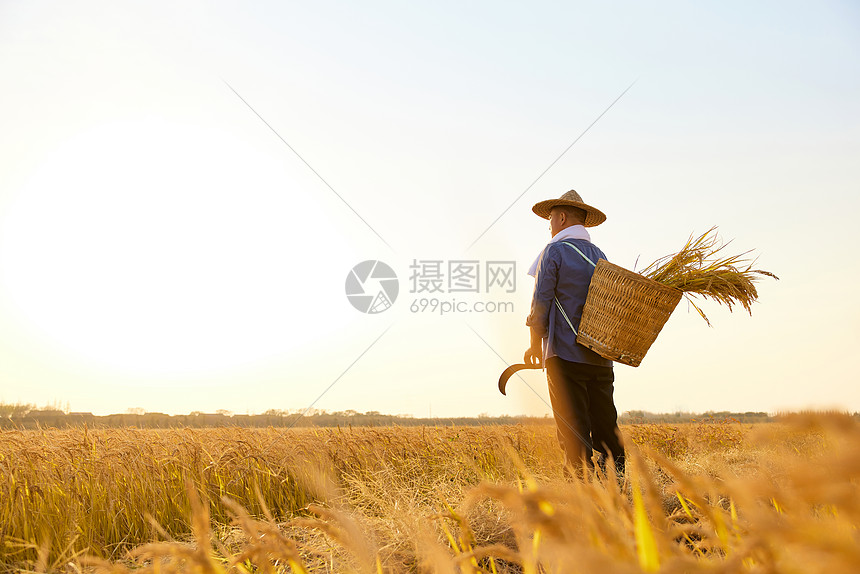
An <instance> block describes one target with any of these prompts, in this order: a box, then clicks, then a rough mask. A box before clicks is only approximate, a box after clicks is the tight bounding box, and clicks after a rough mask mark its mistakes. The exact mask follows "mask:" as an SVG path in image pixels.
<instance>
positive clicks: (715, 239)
mask: <svg viewBox="0 0 860 574" xmlns="http://www.w3.org/2000/svg"><path fill="white" fill-rule="evenodd" d="M729 243H731V242H729ZM729 243H722V242H721V241H720V239H719V236H718V235H717V227H716V226H714V227H711V228H710V229H709V230H708V231H706V232H705V233H703V234H702V235H700V236H699V237H695V238H694V237H693V235H690V238H689V239H688V240H687V243H686V244H685V245H684V247H683V248H682V249H681V250H680V251H679V252H678V253H675V254H673V255H666V256H664V257H661V258H660V259H657V260H656V261H654V262H653V263H651V264H650V265H649V266H648V267H646V268H645V269H644V270H643V271H641V275H643V276H644V277H647V278H649V279H653V280H654V281H657V282H658V283H662V284H663V285H667V286H669V287H675V288H676V289H680V290H681V291H683V292H684V297H685V298H686V299H687V301H689V302H690V304H691V305H692V306H693V308H695V309H696V311H698V313H699V315H701V316H702V318H703V319H704V320H705V322H707V323H708V325H710V324H711V322H710V321H709V320H708V317H707V316H706V315H705V313H704V312H703V311H702V309H701V308H700V307H699V306H698V305H696V303H695V301H693V299H692V298H693V297H695V296H699V297H703V298H706V299H713V300H714V301H716V302H717V303H720V304H723V305H726V306H727V307H728V308H729V311H731V310H732V306H733V305H736V304H740V305H741V306H742V307H743V308H744V309H746V310H747V312H748V313H750V314H752V309H751V308H750V306H751V305H752V304H753V303H754V302H755V301H756V300H757V299H758V291H756V288H755V282H756V281H758V280H760V279H761V278H762V277H773V278H774V279H779V277H777V276H776V275H774V274H773V273H771V272H770V271H764V270H762V269H753V265H755V262H756V260H755V259H752V260H750V259H748V258H746V257H745V256H746V255H748V254H749V253H750V252H751V251H745V252H743V253H740V254H738V255H731V256H724V255H723V250H724V249H725V248H726V247H727V246H728V245H729Z"/></svg>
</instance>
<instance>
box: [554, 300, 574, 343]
mask: <svg viewBox="0 0 860 574" xmlns="http://www.w3.org/2000/svg"><path fill="white" fill-rule="evenodd" d="M555 306H556V307H558V310H559V311H561V316H562V317H564V320H565V321H567V324H568V325H570V330H571V331H573V334H574V335H579V333H577V332H576V329H574V328H573V323H571V322H570V319H569V318H568V317H567V313H565V312H564V307H562V306H561V303H559V302H558V297H556V298H555Z"/></svg>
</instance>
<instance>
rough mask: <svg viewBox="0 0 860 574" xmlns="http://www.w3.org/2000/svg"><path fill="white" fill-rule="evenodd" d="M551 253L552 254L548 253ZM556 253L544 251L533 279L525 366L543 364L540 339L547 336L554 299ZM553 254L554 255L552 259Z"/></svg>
mask: <svg viewBox="0 0 860 574" xmlns="http://www.w3.org/2000/svg"><path fill="white" fill-rule="evenodd" d="M551 251H552V253H550V252H551ZM557 253H558V252H557V251H555V250H552V249H550V248H549V247H548V248H547V249H546V250H545V251H544V257H543V259H542V260H541V262H540V265H539V266H538V273H537V276H536V277H535V290H534V293H533V294H532V304H531V312H530V313H529V316H528V318H527V319H526V325H527V326H528V327H529V331H530V345H529V348H528V350H527V351H526V352H525V355H524V360H525V363H526V364H527V365H529V364H530V365H535V364H540V363H541V362H543V359H544V357H543V345H542V339H544V338H546V337H548V336H549V313H550V309H551V308H552V301H553V299H554V298H555V287H556V284H557V283H558V266H559V260H558V256H557ZM553 254H556V256H555V257H553Z"/></svg>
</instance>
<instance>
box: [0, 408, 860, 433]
mask: <svg viewBox="0 0 860 574" xmlns="http://www.w3.org/2000/svg"><path fill="white" fill-rule="evenodd" d="M854 416H855V417H858V418H860V413H854ZM778 418H779V415H771V414H768V413H764V412H752V411H748V412H743V413H740V412H729V411H718V412H706V413H687V412H676V413H662V414H657V413H651V412H648V411H627V412H625V413H623V414H622V415H621V416H620V417H619V422H620V423H621V424H644V423H690V422H709V421H713V422H723V421H736V422H739V423H764V422H773V421H775V420H778ZM550 420H551V419H550V417H549V416H543V417H529V416H509V415H503V416H498V417H493V416H489V415H487V414H480V415H478V416H476V417H456V418H450V417H440V418H416V417H412V416H408V415H387V414H382V413H380V412H378V411H368V412H364V413H360V412H357V411H353V410H347V411H336V412H327V411H325V410H318V409H312V410H310V411H308V412H304V411H300V410H294V411H288V410H280V409H271V410H268V411H266V412H264V413H262V414H255V415H250V414H248V415H241V414H233V413H231V412H230V411H226V410H219V411H216V412H214V413H203V412H199V411H194V412H191V413H189V414H187V415H168V414H164V413H151V412H146V411H144V410H143V409H129V410H128V411H127V412H125V413H122V414H114V415H104V416H99V415H94V414H92V413H88V412H71V411H69V410H67V409H66V410H63V409H59V408H56V406H50V407H42V408H37V407H36V406H35V405H22V404H14V405H11V404H4V403H0V429H15V428H17V429H38V428H64V427H73V426H83V425H87V426H89V427H138V428H175V427H191V428H216V427H244V428H266V427H276V428H287V427H337V426H343V427H346V426H393V425H399V426H451V425H454V426H478V425H494V424H540V423H546V422H549V421H550Z"/></svg>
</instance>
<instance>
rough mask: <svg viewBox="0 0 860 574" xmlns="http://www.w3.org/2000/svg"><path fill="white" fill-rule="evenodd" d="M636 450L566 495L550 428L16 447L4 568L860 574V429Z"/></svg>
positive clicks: (27, 441)
mask: <svg viewBox="0 0 860 574" xmlns="http://www.w3.org/2000/svg"><path fill="white" fill-rule="evenodd" d="M624 431H625V435H626V442H627V444H628V447H629V450H630V452H631V457H630V461H631V462H630V465H629V467H628V473H627V476H626V479H625V480H624V481H622V484H621V486H619V483H618V482H617V481H616V480H614V478H613V477H600V476H589V477H587V478H586V479H585V480H567V479H565V474H564V472H563V469H562V467H561V465H560V460H561V458H562V457H561V452H560V451H559V449H558V446H557V445H556V443H555V437H554V429H553V427H552V426H549V425H545V426H540V425H538V426H533V427H523V426H518V427H482V428H459V429H453V428H434V429H431V428H424V429H422V428H379V429H367V428H363V429H326V430H319V429H316V430H315V429H309V430H289V431H285V430H276V429H267V430H250V429H211V430H188V429H183V430H171V431H144V430H136V429H123V430H99V431H92V430H86V429H77V430H69V431H45V432H18V431H12V432H8V431H7V432H3V433H2V434H0V471H2V482H0V561H2V563H3V564H4V565H5V569H6V570H7V571H19V570H21V569H23V570H27V571H52V570H53V571H69V572H78V571H86V570H93V571H98V572H108V571H110V572H131V571H134V572H142V573H148V572H226V571H230V572H257V571H260V572H290V571H293V572H452V573H453V572H534V573H537V572H565V573H566V572H594V571H606V572H641V571H643V570H644V571H658V570H659V571H661V572H700V571H701V572H704V571H707V572H855V571H860V540H858V531H857V527H858V526H860V496H858V494H860V493H858V482H857V480H858V477H860V453H858V452H857V450H856V448H855V445H856V444H858V441H860V424H858V421H857V420H856V419H852V418H850V417H847V416H842V415H836V414H832V415H808V416H798V417H795V418H794V419H792V420H791V421H789V422H787V423H785V424H772V425H760V426H756V427H754V428H753V427H750V426H743V425H739V424H736V423H733V422H731V421H718V422H702V423H695V424H689V425H674V426H668V425H654V424H649V425H632V426H628V427H625V429H624ZM637 444H638V445H639V446H640V448H639V449H637V448H635V447H634V445H637ZM639 453H641V454H639Z"/></svg>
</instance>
